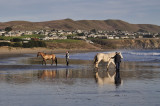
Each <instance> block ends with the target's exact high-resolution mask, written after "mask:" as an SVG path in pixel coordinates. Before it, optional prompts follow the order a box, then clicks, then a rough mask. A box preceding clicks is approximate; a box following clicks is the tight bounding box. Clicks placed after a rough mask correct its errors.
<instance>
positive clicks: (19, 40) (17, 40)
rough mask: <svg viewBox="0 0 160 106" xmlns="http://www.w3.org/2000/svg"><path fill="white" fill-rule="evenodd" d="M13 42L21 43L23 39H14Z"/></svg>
mask: <svg viewBox="0 0 160 106" xmlns="http://www.w3.org/2000/svg"><path fill="white" fill-rule="evenodd" d="M11 41H12V42H21V41H22V39H21V38H13V39H11Z"/></svg>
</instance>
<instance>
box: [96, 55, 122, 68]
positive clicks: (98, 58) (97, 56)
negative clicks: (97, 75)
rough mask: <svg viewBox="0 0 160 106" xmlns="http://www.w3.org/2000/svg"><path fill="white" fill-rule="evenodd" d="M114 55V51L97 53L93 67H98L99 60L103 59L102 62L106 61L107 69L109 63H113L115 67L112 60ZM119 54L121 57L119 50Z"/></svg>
mask: <svg viewBox="0 0 160 106" xmlns="http://www.w3.org/2000/svg"><path fill="white" fill-rule="evenodd" d="M115 55H116V52H112V53H106V54H105V53H98V54H97V55H96V56H95V57H94V64H95V67H96V68H98V64H99V62H100V61H101V60H103V62H107V70H108V67H109V65H110V63H113V65H114V66H115V67H116V64H115V62H114V58H113V57H114V56H115ZM119 55H120V56H121V58H123V56H122V54H121V52H119Z"/></svg>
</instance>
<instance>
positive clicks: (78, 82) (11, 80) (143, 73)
mask: <svg viewBox="0 0 160 106" xmlns="http://www.w3.org/2000/svg"><path fill="white" fill-rule="evenodd" d="M4 61H5V63H3V62H4ZM0 63H1V65H0V94H1V95H0V106H64V105H65V106H75V105H76V106H82V105H84V106H104V105H106V106H108V105H109V106H159V105H160V101H159V98H160V90H159V88H160V85H159V80H160V77H159V76H160V71H159V70H160V63H158V62H127V61H126V62H122V63H121V70H120V77H121V80H122V81H121V84H119V85H118V86H117V85H115V84H114V79H113V78H112V76H113V75H114V73H115V69H114V67H112V66H111V67H110V69H109V71H106V66H105V65H104V64H100V65H99V70H98V71H97V70H95V69H94V68H93V64H92V61H87V60H83V61H82V60H72V61H71V63H70V66H69V67H68V66H66V65H65V61H64V59H62V60H60V61H59V64H58V66H57V67H56V66H55V64H54V65H53V66H51V65H50V64H49V63H48V64H47V66H42V65H41V63H40V60H37V58H36V57H34V55H28V54H23V55H17V57H16V58H14V57H9V58H8V57H5V58H3V59H1V60H0ZM33 63H34V64H33ZM97 72H98V73H97Z"/></svg>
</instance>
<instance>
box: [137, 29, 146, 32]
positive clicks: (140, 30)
mask: <svg viewBox="0 0 160 106" xmlns="http://www.w3.org/2000/svg"><path fill="white" fill-rule="evenodd" d="M137 32H144V33H145V32H148V31H146V30H144V29H139V30H138V31H137Z"/></svg>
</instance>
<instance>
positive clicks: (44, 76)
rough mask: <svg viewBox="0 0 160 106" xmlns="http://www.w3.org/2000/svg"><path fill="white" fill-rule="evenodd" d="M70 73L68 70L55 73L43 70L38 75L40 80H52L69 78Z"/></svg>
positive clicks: (55, 71)
mask: <svg viewBox="0 0 160 106" xmlns="http://www.w3.org/2000/svg"><path fill="white" fill-rule="evenodd" d="M69 76H70V72H69V69H66V71H61V72H60V71H57V70H43V71H40V72H39V73H38V77H39V78H40V79H54V78H60V77H62V78H69Z"/></svg>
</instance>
